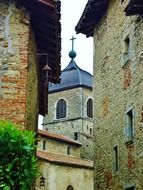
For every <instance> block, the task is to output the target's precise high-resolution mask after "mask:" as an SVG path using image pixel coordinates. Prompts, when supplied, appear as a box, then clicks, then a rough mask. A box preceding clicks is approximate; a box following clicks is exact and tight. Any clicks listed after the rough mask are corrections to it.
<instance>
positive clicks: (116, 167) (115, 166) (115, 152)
mask: <svg viewBox="0 0 143 190" xmlns="http://www.w3.org/2000/svg"><path fill="white" fill-rule="evenodd" d="M113 170H114V172H118V171H119V155H118V146H115V147H114V148H113Z"/></svg>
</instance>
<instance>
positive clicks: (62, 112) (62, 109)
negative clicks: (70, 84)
mask: <svg viewBox="0 0 143 190" xmlns="http://www.w3.org/2000/svg"><path fill="white" fill-rule="evenodd" d="M66 112H67V105H66V101H65V100H64V99H60V100H59V101H58V103H57V107H56V118H57V119H60V118H65V117H66Z"/></svg>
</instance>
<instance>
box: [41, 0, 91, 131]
mask: <svg viewBox="0 0 143 190" xmlns="http://www.w3.org/2000/svg"><path fill="white" fill-rule="evenodd" d="M87 1H88V0H61V15H62V17H61V26H62V52H61V56H62V60H61V67H62V70H63V69H64V68H65V67H66V66H67V65H68V64H69V62H70V58H69V56H68V53H69V51H70V50H71V48H72V43H71V40H70V39H71V38H72V35H74V36H75V37H76V40H75V42H74V50H75V51H76V53H77V57H76V58H75V61H76V64H77V65H78V66H79V67H80V68H82V69H84V70H86V71H88V72H89V73H91V74H92V72H93V66H92V65H93V61H92V60H93V38H91V37H90V38H86V36H85V35H83V34H78V35H76V33H75V30H74V29H75V26H76V25H77V23H78V21H79V19H80V17H81V14H82V12H83V10H84V7H85V5H86V3H87ZM41 123H43V117H42V116H40V117H39V125H38V126H39V128H40V129H42V126H41Z"/></svg>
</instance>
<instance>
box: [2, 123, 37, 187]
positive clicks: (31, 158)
mask: <svg viewBox="0 0 143 190" xmlns="http://www.w3.org/2000/svg"><path fill="white" fill-rule="evenodd" d="M34 136H35V135H34V133H33V132H31V131H22V130H19V129H18V126H15V125H14V124H12V123H10V122H7V121H0V189H1V190H30V189H31V187H32V185H33V184H34V181H35V179H36V177H37V174H38V170H37V161H36V157H35V152H36V150H35V149H36V147H35V137H34Z"/></svg>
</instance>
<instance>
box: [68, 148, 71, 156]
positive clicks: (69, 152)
mask: <svg viewBox="0 0 143 190" xmlns="http://www.w3.org/2000/svg"><path fill="white" fill-rule="evenodd" d="M70 154H71V147H70V146H68V147H67V155H70Z"/></svg>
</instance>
